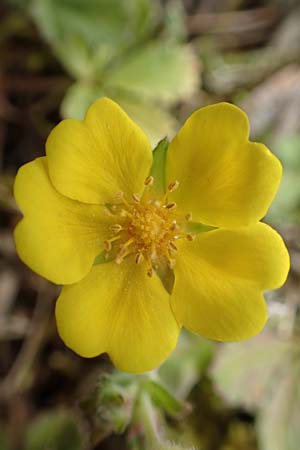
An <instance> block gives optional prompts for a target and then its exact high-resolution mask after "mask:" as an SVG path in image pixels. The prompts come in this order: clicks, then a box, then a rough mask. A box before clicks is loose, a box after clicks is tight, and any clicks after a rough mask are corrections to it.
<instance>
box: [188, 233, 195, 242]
mask: <svg viewBox="0 0 300 450" xmlns="http://www.w3.org/2000/svg"><path fill="white" fill-rule="evenodd" d="M186 238H187V240H188V241H190V242H191V241H193V240H194V239H195V236H194V235H192V234H187V235H186Z"/></svg>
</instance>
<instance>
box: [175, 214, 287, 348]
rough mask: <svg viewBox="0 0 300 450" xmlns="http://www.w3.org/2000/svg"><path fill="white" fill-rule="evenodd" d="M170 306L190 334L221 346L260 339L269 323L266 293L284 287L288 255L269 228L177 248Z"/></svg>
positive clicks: (222, 233)
mask: <svg viewBox="0 0 300 450" xmlns="http://www.w3.org/2000/svg"><path fill="white" fill-rule="evenodd" d="M178 246H179V251H178V256H177V259H176V266H175V269H174V270H175V285H174V291H173V294H172V299H171V304H172V307H173V310H174V314H175V317H176V318H177V320H178V321H179V322H180V323H181V324H183V325H184V326H185V327H186V328H188V329H189V330H191V331H194V332H196V333H198V334H200V335H202V336H205V337H208V338H211V339H216V340H220V341H233V340H234V341H236V340H241V339H246V338H248V337H250V336H252V335H255V334H257V333H258V332H259V331H260V330H261V328H262V327H263V326H264V324H265V321H266V319H267V309H266V304H265V301H264V298H263V295H262V291H263V290H266V289H275V288H278V287H280V286H281V285H282V284H283V283H284V281H285V279H286V277H287V274H288V270H289V255H288V252H287V250H286V247H285V245H284V243H283V240H282V239H281V237H280V236H279V234H278V233H276V232H275V231H274V230H273V229H272V228H271V227H269V226H268V225H266V224H263V223H257V224H255V225H253V226H251V227H247V228H240V229H236V230H234V231H230V230H221V229H219V230H215V231H210V232H208V233H202V234H199V235H198V236H197V237H196V239H195V241H194V242H192V243H188V242H183V241H182V242H179V243H178Z"/></svg>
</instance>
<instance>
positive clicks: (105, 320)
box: [56, 259, 179, 373]
mask: <svg viewBox="0 0 300 450" xmlns="http://www.w3.org/2000/svg"><path fill="white" fill-rule="evenodd" d="M169 299H170V298H169V295H168V294H167V292H166V291H165V290H164V288H163V286H162V284H161V282H160V280H159V278H157V277H153V278H151V279H150V278H149V277H148V276H147V274H146V270H145V267H143V265H141V266H139V265H136V264H135V263H134V262H133V261H131V260H130V259H126V260H125V261H124V262H123V263H122V264H121V265H117V264H116V263H115V262H111V263H107V264H102V265H99V266H95V267H93V269H92V271H91V272H90V273H89V275H88V276H87V277H86V278H85V279H84V280H82V281H80V282H79V283H77V284H74V285H72V286H66V287H64V288H63V290H62V292H61V295H60V297H59V299H58V301H57V306H56V319H57V326H58V331H59V334H60V336H61V337H62V339H63V341H64V342H65V344H66V345H67V346H68V347H70V348H71V349H73V350H74V351H75V352H77V353H78V354H79V355H81V356H84V357H93V356H96V355H99V354H101V353H103V352H107V353H108V354H109V355H110V357H111V359H112V360H113V362H114V364H115V365H116V367H117V368H119V369H121V370H124V371H126V372H134V373H138V372H145V371H148V370H151V369H153V368H155V367H156V366H158V365H159V364H160V363H161V362H162V361H163V360H164V359H165V358H166V357H167V356H168V355H169V354H170V353H171V352H172V350H173V349H174V347H175V345H176V341H177V337H178V333H179V327H178V325H177V322H176V320H175V318H174V316H173V313H172V310H171V307H170V303H169Z"/></svg>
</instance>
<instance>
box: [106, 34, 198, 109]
mask: <svg viewBox="0 0 300 450" xmlns="http://www.w3.org/2000/svg"><path fill="white" fill-rule="evenodd" d="M105 84H106V85H107V86H109V87H110V88H112V89H116V90H120V91H121V92H124V93H127V95H128V94H130V95H131V96H133V97H136V98H138V99H140V100H144V101H153V100H159V101H160V103H162V102H163V103H166V104H170V103H172V102H174V101H178V100H179V99H180V98H183V97H186V96H189V95H191V94H193V93H194V92H195V90H196V88H197V85H198V70H197V61H196V57H195V55H194V54H193V52H192V49H191V47H189V46H188V45H176V44H172V43H170V42H168V41H166V42H164V41H161V40H156V41H153V42H151V43H149V44H147V45H146V46H144V47H142V48H141V49H140V50H138V51H136V52H134V53H132V54H131V55H129V56H128V57H127V58H126V59H125V60H124V61H123V62H122V63H121V64H120V65H118V66H116V67H115V70H114V71H111V72H110V73H109V78H107V79H106V80H105Z"/></svg>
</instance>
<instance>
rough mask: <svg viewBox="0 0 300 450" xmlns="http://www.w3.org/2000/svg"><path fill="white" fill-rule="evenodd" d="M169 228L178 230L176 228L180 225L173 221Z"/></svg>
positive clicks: (178, 228)
mask: <svg viewBox="0 0 300 450" xmlns="http://www.w3.org/2000/svg"><path fill="white" fill-rule="evenodd" d="M170 230H171V231H178V230H180V226H179V225H178V223H176V222H173V223H172V225H171V226H170Z"/></svg>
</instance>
